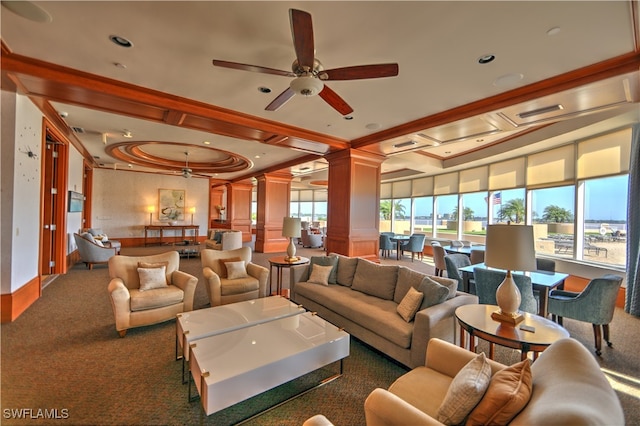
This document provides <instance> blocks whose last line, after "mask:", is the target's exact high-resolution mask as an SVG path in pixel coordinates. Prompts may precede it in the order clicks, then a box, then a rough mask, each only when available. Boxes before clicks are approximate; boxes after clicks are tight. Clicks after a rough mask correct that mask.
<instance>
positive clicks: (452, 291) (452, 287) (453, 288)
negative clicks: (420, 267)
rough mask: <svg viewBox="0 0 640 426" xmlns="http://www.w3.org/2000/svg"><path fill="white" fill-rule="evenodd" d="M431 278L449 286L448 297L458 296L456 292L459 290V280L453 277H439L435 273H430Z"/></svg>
mask: <svg viewBox="0 0 640 426" xmlns="http://www.w3.org/2000/svg"><path fill="white" fill-rule="evenodd" d="M429 279H431V280H433V281H435V282H437V283H438V284H440V285H443V286H445V287H447V288H448V289H449V296H447V299H452V298H454V297H456V293H457V292H458V281H457V280H454V279H451V278H445V277H437V276H435V275H429Z"/></svg>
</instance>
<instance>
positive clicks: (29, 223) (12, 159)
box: [0, 91, 42, 294]
mask: <svg viewBox="0 0 640 426" xmlns="http://www.w3.org/2000/svg"><path fill="white" fill-rule="evenodd" d="M29 151H31V152H33V153H35V154H36V155H37V156H35V157H29V155H28V154H27V153H28V152H29ZM41 162H42V114H41V113H40V111H39V110H38V109H37V108H36V107H35V105H33V103H31V101H30V100H29V99H28V98H26V97H24V96H20V95H15V94H13V93H9V92H5V91H3V92H2V244H1V245H2V263H1V268H2V271H1V273H0V275H1V276H2V284H1V291H2V293H3V294H7V293H12V292H14V291H15V290H17V289H18V288H20V287H22V286H23V285H24V284H26V283H28V282H29V281H31V280H32V279H33V278H35V277H37V276H38V261H39V246H40V172H41V170H42V168H41V167H42V164H41Z"/></svg>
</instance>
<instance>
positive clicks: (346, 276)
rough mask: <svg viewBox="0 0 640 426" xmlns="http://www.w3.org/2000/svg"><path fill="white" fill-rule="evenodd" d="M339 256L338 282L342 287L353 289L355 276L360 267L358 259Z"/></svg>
mask: <svg viewBox="0 0 640 426" xmlns="http://www.w3.org/2000/svg"><path fill="white" fill-rule="evenodd" d="M337 256H338V273H337V274H336V282H337V283H338V284H340V285H344V286H347V287H351V284H353V276H354V275H355V274H356V267H357V266H358V258H357V257H348V256H343V255H340V254H339V255H337Z"/></svg>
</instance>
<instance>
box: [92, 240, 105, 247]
mask: <svg viewBox="0 0 640 426" xmlns="http://www.w3.org/2000/svg"><path fill="white" fill-rule="evenodd" d="M93 242H95V243H96V245H98V246H100V247H104V244H103V243H102V241H101V240H93Z"/></svg>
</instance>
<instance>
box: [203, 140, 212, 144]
mask: <svg viewBox="0 0 640 426" xmlns="http://www.w3.org/2000/svg"><path fill="white" fill-rule="evenodd" d="M202 143H203V144H205V145H211V142H209V141H204V142H202Z"/></svg>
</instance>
